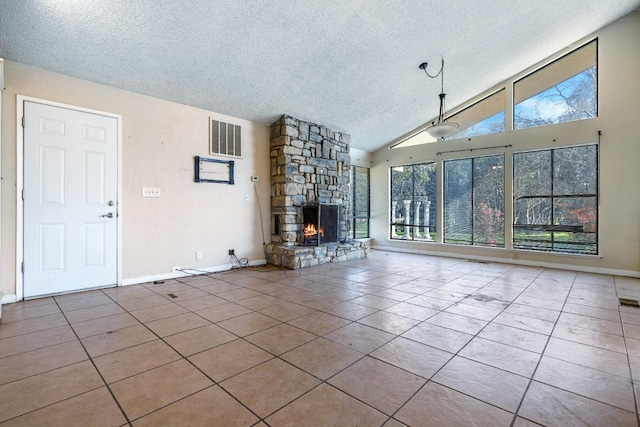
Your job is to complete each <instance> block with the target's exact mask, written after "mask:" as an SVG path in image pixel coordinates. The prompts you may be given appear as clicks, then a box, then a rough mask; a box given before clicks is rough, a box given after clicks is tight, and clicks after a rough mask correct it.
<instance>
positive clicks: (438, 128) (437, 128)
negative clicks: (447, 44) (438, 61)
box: [419, 58, 460, 140]
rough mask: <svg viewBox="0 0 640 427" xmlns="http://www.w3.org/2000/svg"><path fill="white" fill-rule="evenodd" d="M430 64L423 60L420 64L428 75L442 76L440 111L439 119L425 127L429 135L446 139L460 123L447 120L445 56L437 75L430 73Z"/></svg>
mask: <svg viewBox="0 0 640 427" xmlns="http://www.w3.org/2000/svg"><path fill="white" fill-rule="evenodd" d="M428 66H429V64H428V63H426V62H423V63H422V64H420V66H419V67H420V69H421V70H424V72H425V74H426V75H427V76H429V77H430V78H432V79H435V78H437V77H438V76H440V95H439V97H440V112H439V113H438V121H437V122H431V124H430V125H429V126H428V127H427V128H426V129H425V130H426V131H427V132H428V133H429V135H431V136H432V137H434V138H436V139H442V140H444V139H445V138H446V137H448V136H450V135H452V134H453V133H454V132H455V131H456V129H458V127H460V125H459V124H457V123H453V122H448V121H446V120H445V118H446V110H445V107H444V98H445V97H446V96H447V94H446V93H444V58H442V66H441V67H440V71H438V73H437V74H435V75H433V76H432V75H431V74H429V72H428V71H427V67H428Z"/></svg>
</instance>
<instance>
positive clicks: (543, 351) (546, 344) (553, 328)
mask: <svg viewBox="0 0 640 427" xmlns="http://www.w3.org/2000/svg"><path fill="white" fill-rule="evenodd" d="M546 270H547V269H545V270H543V271H546ZM540 274H542V272H541V273H540ZM538 276H539V275H538ZM576 277H578V274H577V273H575V275H574V276H573V280H572V281H571V287H570V288H569V292H567V296H566V297H565V299H564V303H563V304H562V308H561V309H560V313H559V314H558V317H557V318H556V321H555V322H553V327H552V328H551V331H550V332H549V337H548V338H547V342H546V343H545V345H544V348H543V349H542V351H541V352H540V358H539V359H538V363H537V364H536V367H535V368H534V370H533V372H532V373H531V378H529V382H528V384H527V387H526V388H525V390H524V393H523V394H522V398H521V399H520V403H519V404H518V407H517V408H516V410H515V412H514V414H513V420H512V421H511V427H514V426H515V423H516V421H517V420H518V413H519V412H520V409H521V408H522V404H523V403H524V400H525V398H526V397H527V393H529V388H530V387H531V384H532V383H533V381H534V379H533V378H534V377H535V376H536V372H538V368H539V367H540V363H541V362H542V358H543V357H544V353H545V352H546V351H547V347H548V346H549V342H550V341H551V337H552V336H553V332H554V331H555V329H556V326H557V325H558V322H559V321H560V317H562V313H563V310H564V307H565V305H566V304H567V300H568V299H569V295H571V290H572V289H573V285H574V284H575V282H576ZM527 288H528V286H527ZM552 387H555V386H552ZM556 388H558V389H560V388H559V387H556ZM560 390H562V389H560ZM591 400H594V401H595V399H591ZM525 419H527V418H525ZM534 422H535V421H534Z"/></svg>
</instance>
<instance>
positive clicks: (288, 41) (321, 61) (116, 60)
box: [0, 0, 640, 151]
mask: <svg viewBox="0 0 640 427" xmlns="http://www.w3.org/2000/svg"><path fill="white" fill-rule="evenodd" d="M639 5H640V0H560V1H558V0H538V1H530V0H491V1H469V0H446V1H445V0H423V1H417V0H415V1H412V0H406V1H380V0H348V1H347V0H342V1H340V0H329V1H307V0H287V1H284V0H262V1H259V0H246V1H245V0H213V1H212V0H182V1H171V0H135V1H131V0H91V1H86V0H0V57H3V58H6V59H8V60H12V61H17V62H21V63H25V64H29V65H34V66H37V67H40V68H44V69H47V70H51V71H55V72H58V73H62V74H66V75H70V76H74V77H79V78H82V79H86V80H90V81H94V82H98V83H103V84H106V85H110V86H114V87H117V88H122V89H127V90H130V91H133V92H138V93H142V94H146V95H151V96H155V97H158V98H163V99H167V100H171V101H175V102H179V103H182V104H187V105H192V106H196V107H200V108H204V109H207V110H211V111H216V112H219V113H223V114H227V115H231V116H235V117H240V118H243V119H248V120H254V121H257V122H260V123H264V124H271V123H272V122H273V121H275V120H276V119H277V118H278V117H279V116H280V115H281V114H289V115H292V116H295V117H298V118H300V119H305V120H309V121H312V122H316V123H320V124H324V125H326V126H328V127H330V128H333V129H336V130H341V131H344V132H347V133H350V134H351V135H352V146H353V147H356V148H359V149H363V150H366V151H374V150H376V149H378V148H380V147H382V146H384V145H385V144H387V143H389V142H391V141H392V140H394V139H396V138H397V137H399V136H401V135H403V134H405V133H407V132H410V131H411V130H413V129H415V128H417V127H419V126H420V125H422V124H424V123H426V122H427V121H428V120H429V119H431V118H433V117H434V116H436V115H437V113H438V97H437V94H438V93H439V91H440V85H439V82H438V81H437V80H431V79H428V78H427V77H426V76H425V75H424V73H423V72H422V71H421V70H419V69H418V65H419V64H420V63H422V62H425V61H429V62H433V63H434V67H435V66H437V65H438V63H439V61H440V59H441V57H442V56H444V58H445V60H446V68H445V71H446V74H445V82H444V83H445V89H446V92H447V94H448V95H447V105H448V106H449V107H452V106H456V105H458V104H460V103H462V102H464V101H466V100H467V99H469V98H471V97H473V96H475V95H477V94H479V93H481V92H483V91H485V90H487V89H489V88H491V87H492V86H494V85H496V84H498V83H500V82H501V81H503V80H505V79H506V78H508V77H510V76H512V75H514V74H516V73H517V72H519V71H521V70H523V69H525V68H527V67H528V66H530V65H532V64H534V63H536V62H538V61H540V60H542V59H544V58H545V57H547V56H549V55H551V54H553V53H555V52H557V51H558V50H560V49H562V48H564V47H565V46H567V45H569V44H571V43H573V42H575V41H577V40H579V39H581V38H583V37H585V36H587V35H588V34H590V33H592V32H594V31H596V30H597V29H599V28H601V27H603V26H605V25H607V24H609V23H611V22H613V21H615V20H616V19H618V18H621V17H622V16H624V15H626V14H627V13H629V12H631V11H633V10H634V9H636V8H638V6H639ZM433 71H437V67H436V68H434V70H433Z"/></svg>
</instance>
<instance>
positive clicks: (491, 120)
mask: <svg viewBox="0 0 640 427" xmlns="http://www.w3.org/2000/svg"><path fill="white" fill-rule="evenodd" d="M505 102H506V96H505V90H504V89H502V90H499V91H498V92H496V93H494V94H492V95H489V96H487V97H486V98H484V99H482V100H480V101H478V102H476V103H475V104H473V105H471V106H469V107H467V108H465V109H464V110H462V111H460V112H459V113H456V114H454V115H453V116H450V117H449V118H448V119H447V120H449V121H451V122H454V123H458V124H459V125H460V130H459V131H458V132H456V133H454V134H453V135H451V136H449V137H447V139H456V138H471V137H473V136H480V135H490V134H493V133H499V132H504V128H505V127H504V121H505V118H504V107H505Z"/></svg>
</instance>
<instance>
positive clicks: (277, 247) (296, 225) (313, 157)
mask: <svg viewBox="0 0 640 427" xmlns="http://www.w3.org/2000/svg"><path fill="white" fill-rule="evenodd" d="M350 140H351V137H350V136H349V135H347V134H344V133H342V132H335V131H332V130H331V129H328V128H326V127H325V126H322V125H318V124H315V123H310V122H305V121H302V120H298V119H296V118H294V117H291V116H286V115H285V116H282V117H281V118H280V119H279V120H278V121H277V122H275V123H274V124H272V125H271V151H270V159H271V244H269V245H267V248H266V257H267V262H269V263H272V264H275V265H279V266H284V267H288V268H301V267H308V266H311V265H319V264H324V263H327V262H338V261H347V260H349V259H358V258H364V257H365V256H366V254H367V249H368V244H365V243H362V242H351V241H347V235H348V233H347V224H348V221H347V218H348V217H349V215H350V210H351V206H350V191H349V177H350V174H349V172H350V170H351V157H350V155H349V142H350ZM309 204H319V205H323V204H324V205H334V206H338V230H337V237H335V240H336V241H335V242H325V241H322V244H320V245H319V246H304V244H305V242H306V243H307V244H308V243H309V241H313V239H305V235H304V232H303V230H304V224H303V207H304V206H308V205H309ZM315 241H317V242H320V239H315Z"/></svg>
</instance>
